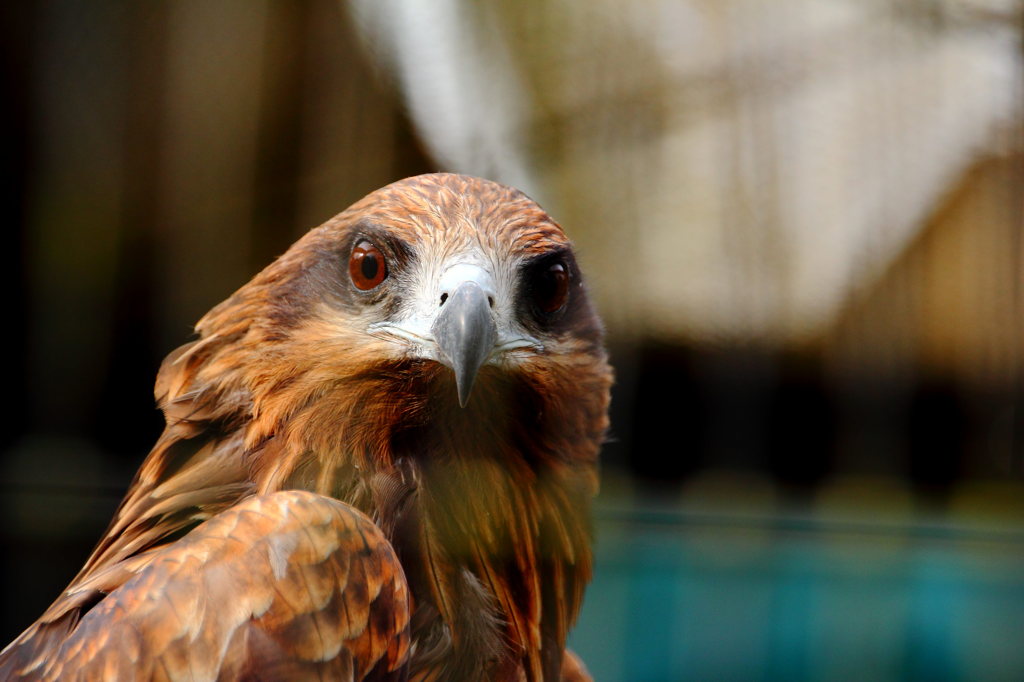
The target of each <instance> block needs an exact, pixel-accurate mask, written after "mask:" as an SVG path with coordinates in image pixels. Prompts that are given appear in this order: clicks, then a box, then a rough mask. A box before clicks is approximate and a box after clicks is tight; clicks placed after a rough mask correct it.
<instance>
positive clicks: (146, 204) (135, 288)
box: [96, 2, 168, 494]
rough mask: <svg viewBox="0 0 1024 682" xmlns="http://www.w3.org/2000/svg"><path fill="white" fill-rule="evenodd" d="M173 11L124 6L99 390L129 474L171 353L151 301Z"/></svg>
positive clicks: (152, 424) (105, 440)
mask: <svg viewBox="0 0 1024 682" xmlns="http://www.w3.org/2000/svg"><path fill="white" fill-rule="evenodd" d="M167 11H168V7H167V5H166V4H165V3H161V2H150V3H134V4H130V5H127V6H125V8H124V14H125V21H126V22H128V24H129V28H128V30H127V31H126V34H127V35H126V49H125V53H126V54H125V57H124V69H125V89H126V95H125V98H124V105H123V107H124V128H123V135H122V139H121V148H120V149H119V150H118V152H119V153H120V154H121V155H123V158H124V165H125V173H124V177H123V188H124V189H123V192H122V204H121V210H122V215H123V220H124V225H125V229H124V233H123V236H122V238H121V239H120V240H119V242H118V244H117V249H118V256H117V259H116V266H115V268H114V272H113V275H114V277H115V291H116V294H115V300H114V301H113V306H112V311H111V312H112V314H113V320H112V323H111V327H112V334H111V337H110V353H111V355H112V357H113V358H114V361H113V363H112V366H111V371H109V372H107V373H106V375H105V377H104V381H103V384H102V387H101V390H100V391H99V400H98V404H99V405H100V406H102V408H101V409H102V414H101V415H100V417H99V418H98V419H97V422H96V429H97V436H98V439H99V443H100V445H101V446H102V447H103V449H104V450H105V451H107V452H109V453H111V454H112V455H115V456H117V458H118V460H119V461H118V469H120V470H121V471H124V472H125V473H127V472H128V471H130V470H131V468H133V467H134V465H135V463H137V462H138V461H139V458H140V456H141V455H142V454H143V453H144V452H145V449H146V448H147V447H148V444H149V441H150V439H151V438H153V437H154V436H155V435H156V434H158V433H159V432H160V429H161V427H162V423H163V419H162V417H161V415H160V414H159V412H158V411H157V409H156V404H155V401H153V400H152V399H151V395H152V388H153V374H154V368H155V367H158V366H159V363H160V360H161V358H162V356H163V354H164V353H166V352H167V350H168V348H164V347H161V346H160V344H159V340H158V338H157V333H156V332H157V329H158V327H159V322H158V319H157V314H156V310H155V309H154V306H153V305H152V302H153V301H154V300H155V299H156V297H157V295H158V290H159V286H160V282H159V280H158V277H157V273H156V271H155V270H154V268H153V263H154V261H155V260H156V258H157V242H156V239H155V233H154V231H153V229H152V227H153V225H154V223H155V222H156V217H157V215H158V210H159V200H160V196H159V185H158V181H157V180H158V178H159V177H160V169H161V148H160V145H159V140H160V134H161V126H162V125H163V123H164V116H163V108H164V87H163V83H164V78H165V75H166V57H167V23H166V18H167ZM122 475H123V474H122ZM124 482H125V483H126V482H127V481H124ZM112 494H116V491H112Z"/></svg>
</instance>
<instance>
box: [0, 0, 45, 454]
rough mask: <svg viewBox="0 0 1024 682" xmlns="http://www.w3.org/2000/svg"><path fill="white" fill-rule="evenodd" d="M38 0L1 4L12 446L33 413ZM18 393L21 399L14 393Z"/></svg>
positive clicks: (1, 193) (0, 149) (0, 197)
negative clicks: (31, 253) (31, 217)
mask: <svg viewBox="0 0 1024 682" xmlns="http://www.w3.org/2000/svg"><path fill="white" fill-rule="evenodd" d="M37 10H38V8H37V6H36V5H35V4H32V3H20V2H5V3H2V5H0V69H2V70H0V90H2V91H3V92H4V93H6V97H5V100H6V102H5V104H4V107H3V115H2V117H0V120H2V121H3V125H4V129H5V131H6V134H5V135H4V136H3V137H2V138H0V164H2V167H0V168H2V170H0V173H2V177H3V178H4V182H3V189H2V190H0V211H2V212H3V216H4V221H5V222H6V223H7V225H8V229H7V230H6V231H5V239H6V249H7V258H6V262H5V263H4V267H3V268H0V273H2V274H0V277H2V280H0V281H2V284H0V286H2V287H3V290H4V291H7V292H16V294H17V295H12V296H9V297H8V300H7V301H6V302H5V305H4V326H5V327H6V329H7V330H8V333H7V339H6V346H7V353H8V357H13V358H17V362H14V363H10V364H11V365H13V366H10V367H8V369H7V372H8V373H7V376H6V379H5V381H6V383H7V386H8V388H7V390H8V392H9V393H8V397H9V400H8V401H7V403H8V404H7V407H6V408H5V409H4V414H5V416H6V422H7V427H6V428H4V429H3V430H2V431H3V432H2V434H0V450H6V449H7V448H9V447H11V445H13V444H14V443H15V442H17V441H18V440H19V439H20V438H22V436H23V429H24V428H25V420H26V417H27V416H28V407H29V403H28V400H27V399H26V398H27V396H28V393H29V382H28V365H27V364H26V363H25V361H24V360H25V356H26V354H27V353H28V340H27V338H26V336H25V334H24V330H25V328H26V326H27V322H28V310H27V307H28V301H27V299H26V298H25V296H24V295H23V292H25V291H26V290H27V285H28V281H27V279H28V273H27V272H26V267H25V263H26V256H27V244H26V240H25V233H24V231H23V230H22V229H20V227H21V225H23V224H24V222H25V217H26V214H27V206H26V203H25V197H26V196H27V194H28V174H29V173H28V172H27V171H28V169H30V168H31V165H30V160H31V158H32V149H31V141H32V139H33V137H34V135H33V130H32V127H33V117H32V101H33V99H34V91H33V83H32V74H33V70H34V61H35V59H34V58H35V54H34V52H33V51H32V49H31V46H32V38H33V36H34V35H35V23H36V15H37ZM15 396H17V399H10V398H14V397H15Z"/></svg>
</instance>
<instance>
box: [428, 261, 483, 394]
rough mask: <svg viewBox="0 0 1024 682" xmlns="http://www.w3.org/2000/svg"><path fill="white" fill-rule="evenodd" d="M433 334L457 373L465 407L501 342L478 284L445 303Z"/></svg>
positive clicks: (469, 285) (461, 288)
mask: <svg viewBox="0 0 1024 682" xmlns="http://www.w3.org/2000/svg"><path fill="white" fill-rule="evenodd" d="M430 331H431V332H432V333H433V335H434V340H435V341H436V342H437V345H438V347H439V348H440V349H441V353H442V354H443V355H444V359H445V360H447V363H446V364H448V366H449V367H451V368H452V371H454V372H455V386H456V388H457V389H458V391H459V405H461V406H462V407H465V406H466V402H467V401H468V400H469V392H470V391H471V390H472V389H473V381H474V380H475V379H476V374H477V372H478V371H479V370H480V366H481V365H483V364H484V362H485V361H486V360H487V357H488V356H489V355H490V354H491V350H493V349H494V342H495V341H496V340H497V338H498V330H497V328H496V327H495V324H494V318H493V317H492V316H491V306H490V304H489V303H488V301H487V294H486V293H484V290H483V289H481V288H480V285H479V284H477V283H476V282H473V281H466V282H462V283H461V284H459V285H458V287H457V288H456V289H455V291H454V292H452V294H451V295H450V296H449V297H448V298H447V300H445V302H444V304H443V305H442V308H441V312H440V313H438V315H437V318H436V319H435V320H434V324H433V325H432V326H431V328H430Z"/></svg>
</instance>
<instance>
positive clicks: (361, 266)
mask: <svg viewBox="0 0 1024 682" xmlns="http://www.w3.org/2000/svg"><path fill="white" fill-rule="evenodd" d="M348 274H349V277H351V278H352V283H353V284H355V285H356V288H357V289H362V290H363V291H368V290H370V289H372V288H374V287H375V286H377V285H378V284H380V283H381V282H383V281H384V278H385V277H387V276H388V267H387V264H386V263H385V262H384V254H383V253H381V252H380V249H378V248H377V247H376V246H374V245H373V243H372V242H370V241H369V240H368V239H362V240H360V241H359V243H357V244H356V246H355V248H354V249H352V255H351V256H350V257H349V259H348Z"/></svg>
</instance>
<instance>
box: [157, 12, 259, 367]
mask: <svg viewBox="0 0 1024 682" xmlns="http://www.w3.org/2000/svg"><path fill="white" fill-rule="evenodd" d="M268 15H269V3H268V2H267V0H226V1H224V2H213V3H211V2H203V1H202V0H182V1H181V2H173V3H170V4H169V5H168V17H167V25H168V34H167V49H168V56H167V79H166V82H165V86H166V91H165V100H164V106H165V114H164V116H165V119H164V120H165V125H164V126H163V135H162V138H161V140H160V149H161V157H162V163H161V169H160V170H161V178H160V203H159V210H158V213H157V215H156V216H155V220H156V223H157V225H156V226H157V240H158V245H159V246H158V249H157V254H158V261H157V263H156V265H157V268H158V271H159V276H160V279H161V288H160V300H159V303H158V306H159V307H158V309H159V311H160V314H159V318H160V320H161V321H162V323H163V324H162V329H161V330H160V337H159V338H160V342H161V345H162V346H164V347H166V348H173V347H174V346H176V345H179V344H181V343H182V342H183V341H184V340H185V339H186V338H187V336H188V333H189V327H190V326H191V325H192V324H193V323H194V322H195V321H196V320H198V319H199V317H200V316H201V315H202V314H203V313H204V312H206V310H207V309H208V308H209V307H210V305H211V303H212V302H215V301H219V300H221V299H222V298H224V297H226V296H227V295H228V294H230V293H231V292H232V291H234V290H235V289H236V288H237V287H238V286H239V285H241V284H242V283H244V282H245V281H246V280H247V279H248V278H249V277H250V276H251V275H252V274H253V272H254V267H253V265H252V262H251V253H252V239H251V230H250V229H249V226H251V224H252V221H253V215H254V209H255V203H256V202H255V198H254V196H253V191H252V190H253V187H254V185H255V182H256V179H257V171H256V162H257V148H258V147H257V145H258V139H259V137H258V131H257V126H258V125H259V118H260V117H259V114H260V88H261V86H262V85H263V81H264V78H265V77H266V61H265V60H266V54H265V52H264V49H263V47H264V38H265V35H266V32H267V31H268V30H270V29H269V28H268V26H267V21H268Z"/></svg>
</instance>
